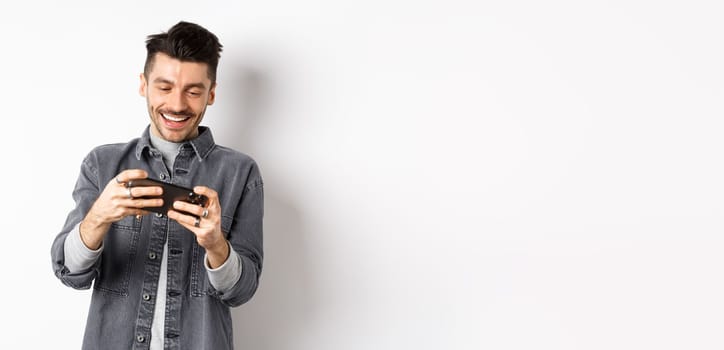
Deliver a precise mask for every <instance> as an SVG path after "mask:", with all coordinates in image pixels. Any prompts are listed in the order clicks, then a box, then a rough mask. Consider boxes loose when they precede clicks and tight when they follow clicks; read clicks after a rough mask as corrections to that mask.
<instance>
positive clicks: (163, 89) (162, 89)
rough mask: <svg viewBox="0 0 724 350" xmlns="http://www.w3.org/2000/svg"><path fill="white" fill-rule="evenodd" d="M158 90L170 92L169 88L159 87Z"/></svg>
mask: <svg viewBox="0 0 724 350" xmlns="http://www.w3.org/2000/svg"><path fill="white" fill-rule="evenodd" d="M158 89H159V90H161V91H171V88H170V87H166V86H161V87H159V88H158Z"/></svg>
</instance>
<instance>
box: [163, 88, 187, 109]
mask: <svg viewBox="0 0 724 350" xmlns="http://www.w3.org/2000/svg"><path fill="white" fill-rule="evenodd" d="M167 105H168V107H169V109H171V110H172V111H174V112H181V111H185V110H186V106H187V105H186V97H185V96H184V93H183V92H182V91H179V92H173V93H171V94H170V96H169V100H168V102H167Z"/></svg>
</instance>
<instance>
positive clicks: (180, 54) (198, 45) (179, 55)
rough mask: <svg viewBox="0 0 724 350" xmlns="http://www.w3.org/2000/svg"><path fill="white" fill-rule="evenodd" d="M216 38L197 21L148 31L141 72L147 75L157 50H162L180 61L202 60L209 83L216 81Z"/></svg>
mask: <svg viewBox="0 0 724 350" xmlns="http://www.w3.org/2000/svg"><path fill="white" fill-rule="evenodd" d="M222 47H223V46H222V45H221V43H220V42H219V38H217V37H216V35H214V34H213V33H211V32H210V31H208V30H206V29H205V28H203V27H201V26H200V25H198V24H194V23H189V22H183V21H181V22H178V23H177V24H176V25H174V26H173V27H171V29H169V30H168V32H165V33H160V34H152V35H149V36H148V38H147V39H146V50H147V51H148V53H147V55H146V64H145V66H144V67H143V74H144V75H145V76H146V78H148V73H150V71H151V69H152V68H153V63H154V60H155V58H156V54H157V53H159V52H160V53H164V54H166V55H168V56H170V57H172V58H175V59H177V60H180V61H183V62H199V63H206V64H207V65H208V69H209V79H211V83H212V84H213V83H215V82H216V67H217V66H218V65H219V57H221V48H222Z"/></svg>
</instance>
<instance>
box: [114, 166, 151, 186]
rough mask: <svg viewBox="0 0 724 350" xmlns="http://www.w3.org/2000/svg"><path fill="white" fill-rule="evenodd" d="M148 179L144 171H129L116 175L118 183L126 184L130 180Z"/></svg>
mask: <svg viewBox="0 0 724 350" xmlns="http://www.w3.org/2000/svg"><path fill="white" fill-rule="evenodd" d="M147 177H148V173H147V172H146V171H145V170H143V169H127V170H124V171H121V172H120V173H118V175H116V182H118V183H126V182H128V181H130V180H135V179H145V178H147Z"/></svg>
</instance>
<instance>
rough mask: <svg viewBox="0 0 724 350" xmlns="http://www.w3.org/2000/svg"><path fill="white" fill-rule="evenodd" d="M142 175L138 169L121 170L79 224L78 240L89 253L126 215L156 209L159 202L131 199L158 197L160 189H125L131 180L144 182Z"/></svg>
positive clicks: (145, 174) (160, 201) (156, 200)
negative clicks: (81, 241) (80, 240)
mask: <svg viewBox="0 0 724 350" xmlns="http://www.w3.org/2000/svg"><path fill="white" fill-rule="evenodd" d="M146 177H148V174H147V173H146V171H144V170H141V169H130V170H124V171H122V172H121V173H120V174H118V175H116V177H115V178H114V179H113V180H111V181H110V182H108V184H107V185H106V187H105V188H104V189H103V192H101V194H100V196H98V199H96V201H95V203H93V206H92V207H91V209H90V210H89V211H88V213H87V214H86V216H85V218H84V219H83V221H82V222H81V223H80V238H81V239H82V240H83V243H84V244H85V245H86V246H87V247H88V248H89V249H93V250H95V249H98V248H99V247H100V246H101V243H102V242H103V238H104V237H105V235H106V233H107V232H108V228H110V226H111V224H112V223H114V222H116V221H119V220H121V219H123V218H124V217H126V216H128V215H146V214H148V211H145V210H143V209H141V208H144V207H159V206H161V205H163V199H160V198H153V199H141V198H135V197H144V196H160V195H161V193H162V192H163V189H162V188H161V187H160V186H149V187H126V183H128V181H131V180H137V179H145V178H146Z"/></svg>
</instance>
